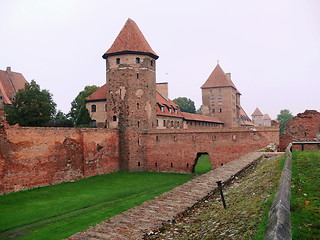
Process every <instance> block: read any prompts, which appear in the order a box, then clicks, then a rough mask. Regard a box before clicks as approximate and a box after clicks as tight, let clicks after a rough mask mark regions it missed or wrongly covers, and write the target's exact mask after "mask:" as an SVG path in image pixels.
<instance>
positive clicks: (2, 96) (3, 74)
mask: <svg viewBox="0 0 320 240" xmlns="http://www.w3.org/2000/svg"><path fill="white" fill-rule="evenodd" d="M26 83H27V81H26V79H25V78H24V76H23V75H22V74H21V73H18V72H12V71H11V67H7V69H6V70H5V71H3V70H0V114H1V115H2V116H3V107H4V104H12V102H11V101H13V100H14V98H15V95H16V93H17V92H18V90H19V89H22V88H24V86H25V84H26Z"/></svg>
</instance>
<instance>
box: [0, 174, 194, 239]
mask: <svg viewBox="0 0 320 240" xmlns="http://www.w3.org/2000/svg"><path fill="white" fill-rule="evenodd" d="M192 177H193V175H191V174H175V173H155V172H116V173H110V174H106V175H100V176H94V177H91V178H86V179H80V180H78V181H76V182H73V183H62V184H59V185H55V186H49V187H43V188H37V189H32V190H28V191H20V192H16V193H11V194H7V195H3V196H0V210H1V211H0V239H16V238H19V239H62V238H66V237H68V236H70V235H72V234H74V233H76V232H79V231H82V230H85V229H86V228H87V227H89V226H92V225H95V224H96V223H99V222H101V221H103V220H106V219H107V218H110V217H112V216H114V215H117V214H119V213H121V212H123V211H125V210H127V209H129V208H132V207H133V206H136V205H139V204H141V203H143V202H145V201H147V200H150V199H153V198H154V197H155V196H158V195H160V194H161V193H163V192H166V191H168V190H171V189H172V188H174V187H176V186H178V185H180V184H182V183H184V182H187V181H189V180H190V179H191V178H192Z"/></svg>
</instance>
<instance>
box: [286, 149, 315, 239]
mask: <svg viewBox="0 0 320 240" xmlns="http://www.w3.org/2000/svg"><path fill="white" fill-rule="evenodd" d="M292 161H293V163H292V188H291V225H292V239H320V177H319V175H320V174H319V173H320V151H294V152H293V156H292Z"/></svg>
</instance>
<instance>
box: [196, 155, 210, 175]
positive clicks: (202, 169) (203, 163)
mask: <svg viewBox="0 0 320 240" xmlns="http://www.w3.org/2000/svg"><path fill="white" fill-rule="evenodd" d="M210 170H212V164H211V161H210V157H209V154H208V153H207V152H199V153H197V158H196V160H195V163H194V165H193V168H192V172H194V173H198V174H203V173H206V172H209V171H210Z"/></svg>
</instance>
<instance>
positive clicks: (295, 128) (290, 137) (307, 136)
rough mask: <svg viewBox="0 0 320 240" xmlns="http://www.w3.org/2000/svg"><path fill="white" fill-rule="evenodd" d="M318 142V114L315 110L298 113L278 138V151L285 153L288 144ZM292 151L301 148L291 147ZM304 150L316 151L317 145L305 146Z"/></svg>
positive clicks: (319, 119)
mask: <svg viewBox="0 0 320 240" xmlns="http://www.w3.org/2000/svg"><path fill="white" fill-rule="evenodd" d="M310 141H311V142H312V141H320V113H319V112H318V111H316V110H306V111H305V112H304V113H299V114H298V115H297V116H295V117H294V118H292V119H290V121H289V122H288V123H287V125H286V132H285V133H284V134H282V135H281V136H280V146H279V148H280V150H281V151H285V149H286V147H287V146H288V144H289V143H290V142H310ZM292 147H293V149H294V150H297V149H301V146H297V145H294V146H292ZM305 149H318V146H317V145H305Z"/></svg>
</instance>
